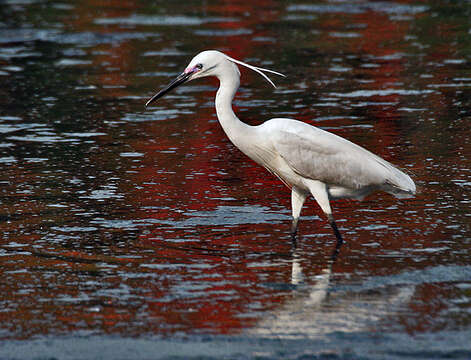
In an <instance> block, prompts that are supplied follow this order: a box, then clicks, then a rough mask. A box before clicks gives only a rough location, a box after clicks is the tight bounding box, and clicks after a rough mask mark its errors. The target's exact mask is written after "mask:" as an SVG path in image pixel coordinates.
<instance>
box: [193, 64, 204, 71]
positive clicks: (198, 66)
mask: <svg viewBox="0 0 471 360" xmlns="http://www.w3.org/2000/svg"><path fill="white" fill-rule="evenodd" d="M195 67H196V68H197V69H198V70H201V69H202V68H203V64H196V66H195Z"/></svg>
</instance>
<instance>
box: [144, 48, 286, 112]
mask: <svg viewBox="0 0 471 360" xmlns="http://www.w3.org/2000/svg"><path fill="white" fill-rule="evenodd" d="M235 64H239V65H242V66H245V67H248V68H249V69H251V70H253V71H255V72H257V73H259V74H260V75H262V76H263V77H264V78H265V79H266V80H267V81H268V82H269V83H270V84H272V85H273V86H274V87H276V86H275V84H274V83H273V82H272V81H271V80H270V79H269V78H268V76H267V75H265V74H264V73H263V71H265V72H269V73H273V74H276V75H280V76H284V75H283V74H281V73H279V72H276V71H272V70H268V69H263V68H260V67H257V66H253V65H249V64H247V63H244V62H242V61H239V60H236V59H233V58H231V57H229V56H227V55H226V54H223V53H222V52H220V51H217V50H206V51H203V52H200V53H199V54H198V55H196V56H195V57H194V58H193V59H192V60H191V61H190V63H189V64H188V66H187V67H186V68H185V70H184V71H183V72H182V73H181V74H180V75H178V76H177V78H176V79H174V80H173V81H172V82H171V83H170V84H168V85H167V86H166V87H165V88H163V89H162V90H160V91H159V92H158V93H157V94H155V95H154V96H153V97H152V98H150V100H149V101H147V103H146V106H149V104H151V103H152V102H154V101H155V100H157V99H159V98H161V97H162V96H164V95H165V94H166V93H168V92H169V91H170V90H172V89H174V88H176V87H177V86H179V85H181V84H183V83H186V82H187V81H190V80H193V79H197V78H202V77H207V76H216V77H218V78H220V77H222V76H224V73H227V72H229V71H232V72H233V71H236V73H237V75H238V76H240V72H239V69H238V67H237V66H236V65H235Z"/></svg>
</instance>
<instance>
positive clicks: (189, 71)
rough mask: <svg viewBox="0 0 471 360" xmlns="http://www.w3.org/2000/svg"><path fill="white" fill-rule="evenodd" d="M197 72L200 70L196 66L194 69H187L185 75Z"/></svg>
mask: <svg viewBox="0 0 471 360" xmlns="http://www.w3.org/2000/svg"><path fill="white" fill-rule="evenodd" d="M195 71H198V69H197V68H196V66H193V67H187V68H186V69H185V71H184V73H185V74H190V73H193V72H195Z"/></svg>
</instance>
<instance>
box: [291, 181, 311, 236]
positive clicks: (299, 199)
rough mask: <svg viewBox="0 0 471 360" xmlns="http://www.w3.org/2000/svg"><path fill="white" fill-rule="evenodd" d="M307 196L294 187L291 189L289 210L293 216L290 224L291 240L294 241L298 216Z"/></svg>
mask: <svg viewBox="0 0 471 360" xmlns="http://www.w3.org/2000/svg"><path fill="white" fill-rule="evenodd" d="M306 197H307V194H306V193H305V192H303V191H301V190H299V189H298V188H296V187H294V186H293V188H292V189H291V210H292V214H293V222H292V223H291V237H292V239H293V240H295V239H296V232H297V230H298V221H299V215H300V214H301V209H302V207H303V204H304V201H305V200H306Z"/></svg>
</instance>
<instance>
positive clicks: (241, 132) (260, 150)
mask: <svg viewBox="0 0 471 360" xmlns="http://www.w3.org/2000/svg"><path fill="white" fill-rule="evenodd" d="M235 63H237V64H239V65H243V66H246V67H248V68H250V69H252V70H254V71H256V72H258V73H259V74H261V75H262V76H263V77H264V78H265V79H266V80H267V81H269V82H270V83H271V84H272V85H273V86H274V84H273V82H272V81H271V80H270V79H269V78H268V76H266V74H264V73H263V72H270V73H274V74H277V75H282V74H280V73H277V72H275V71H272V70H268V69H263V68H259V67H256V66H253V65H249V64H246V63H244V62H242V61H239V60H235V59H233V58H231V57H229V56H227V55H225V54H223V53H221V52H219V51H215V50H209V51H204V52H202V53H200V54H198V55H197V56H195V57H194V58H193V59H192V61H191V62H190V64H189V65H188V67H187V70H185V72H184V74H188V76H187V77H188V80H192V79H196V78H199V77H206V76H216V77H217V78H218V79H219V81H220V86H219V89H218V91H217V94H216V100H215V105H216V112H217V116H218V120H219V122H220V124H221V126H222V127H223V129H224V131H225V133H226V134H227V136H228V137H229V139H230V140H231V141H232V142H233V143H234V145H235V146H237V147H238V148H239V149H240V150H241V151H242V152H244V153H245V154H246V155H247V156H249V157H250V158H252V159H253V160H254V161H255V162H257V163H258V164H260V165H262V166H263V167H265V168H266V169H268V170H269V171H270V172H271V173H273V174H274V175H276V176H278V177H279V178H280V179H281V180H282V181H283V182H284V183H285V184H286V185H287V186H288V187H290V188H291V189H292V210H293V232H295V231H296V227H297V222H298V218H299V215H300V212H301V208H302V205H303V203H304V201H305V199H306V197H307V196H308V194H312V195H313V196H314V198H315V199H316V201H317V202H318V204H319V205H320V207H321V208H322V210H323V211H324V213H326V215H327V216H328V217H329V220H330V222H331V225H332V227H333V229H334V232H335V235H336V236H337V239H338V241H339V242H341V240H342V239H341V236H340V233H339V232H338V229H337V226H336V225H335V222H334V221H333V217H332V213H331V209H330V203H329V198H330V199H332V198H341V197H348V198H356V199H361V198H363V197H364V196H366V195H368V194H369V193H371V192H373V191H376V190H383V191H386V192H389V193H391V194H393V195H395V196H397V197H408V196H411V195H413V194H414V193H415V190H416V188H415V184H414V182H413V181H412V179H411V178H410V177H409V176H408V175H406V174H405V173H403V172H402V171H400V170H398V169H397V168H396V167H395V166H393V165H392V164H390V163H389V162H387V161H386V160H384V159H382V158H380V157H378V156H376V155H374V154H373V153H371V152H369V151H368V150H366V149H364V148H362V147H360V146H358V145H356V144H354V143H352V142H350V141H348V140H346V139H344V138H342V137H339V136H337V135H335V134H332V133H329V132H327V131H324V130H322V129H319V128H317V127H314V126H311V125H309V124H307V123H304V122H301V121H298V120H293V119H284V118H276V119H271V120H268V121H266V122H265V123H263V124H261V125H258V126H250V125H247V124H245V123H243V122H241V121H240V120H239V119H238V118H237V116H236V115H235V114H234V112H233V110H232V100H233V98H234V95H235V93H236V91H237V89H238V87H239V84H240V80H239V79H240V72H239V69H238V68H237V66H236V65H235ZM182 75H183V74H182ZM171 86H172V84H171ZM167 90H168V89H164V90H162V91H161V93H165V92H166V91H167ZM158 95H159V94H157V96H154V98H156V97H158ZM154 98H153V99H154ZM153 99H151V100H153Z"/></svg>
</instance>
